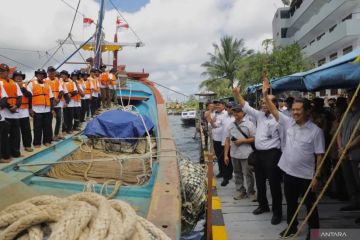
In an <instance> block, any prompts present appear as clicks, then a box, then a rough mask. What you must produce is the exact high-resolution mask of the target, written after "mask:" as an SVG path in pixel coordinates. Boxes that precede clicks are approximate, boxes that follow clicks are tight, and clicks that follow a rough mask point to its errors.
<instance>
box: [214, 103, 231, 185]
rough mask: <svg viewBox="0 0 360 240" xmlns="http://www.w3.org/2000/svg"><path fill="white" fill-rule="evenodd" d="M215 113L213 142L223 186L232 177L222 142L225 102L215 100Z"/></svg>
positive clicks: (219, 176)
mask: <svg viewBox="0 0 360 240" xmlns="http://www.w3.org/2000/svg"><path fill="white" fill-rule="evenodd" d="M214 104H215V113H214V115H213V116H212V118H211V121H210V124H211V128H212V136H213V144H214V150H215V155H216V158H217V162H218V166H219V174H218V175H217V176H216V177H218V178H223V181H222V182H221V186H223V187H224V186H226V185H228V184H229V180H230V179H231V178H232V168H230V166H229V167H228V166H226V165H225V162H224V147H223V146H222V144H221V142H222V139H223V131H224V125H225V117H226V115H227V113H226V111H225V103H224V102H222V101H214Z"/></svg>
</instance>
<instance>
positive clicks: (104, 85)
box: [99, 65, 110, 108]
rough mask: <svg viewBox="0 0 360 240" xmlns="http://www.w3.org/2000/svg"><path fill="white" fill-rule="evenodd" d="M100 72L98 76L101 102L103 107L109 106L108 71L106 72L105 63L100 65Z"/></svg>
mask: <svg viewBox="0 0 360 240" xmlns="http://www.w3.org/2000/svg"><path fill="white" fill-rule="evenodd" d="M100 71H101V74H100V76H99V83H100V85H99V86H100V92H101V104H102V107H103V108H110V106H109V103H110V96H109V82H110V79H109V73H108V72H106V65H101V66H100Z"/></svg>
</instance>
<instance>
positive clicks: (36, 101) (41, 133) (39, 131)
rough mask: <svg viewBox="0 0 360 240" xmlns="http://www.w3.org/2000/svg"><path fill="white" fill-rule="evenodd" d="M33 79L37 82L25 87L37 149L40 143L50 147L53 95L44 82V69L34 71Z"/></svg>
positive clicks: (45, 75)
mask: <svg viewBox="0 0 360 240" xmlns="http://www.w3.org/2000/svg"><path fill="white" fill-rule="evenodd" d="M35 77H36V79H37V80H34V81H32V82H30V83H29V84H28V86H27V90H28V91H29V92H30V93H31V96H32V104H31V106H32V109H30V114H31V115H32V117H33V119H34V122H33V126H34V127H33V129H34V143H33V144H34V147H35V148H39V147H40V146H41V142H42V143H43V144H44V145H45V146H50V145H51V140H52V139H51V135H52V134H51V133H52V126H51V119H52V110H53V99H54V95H53V93H52V91H51V87H50V85H49V84H47V83H45V81H44V80H45V78H46V77H47V74H46V71H45V70H44V69H38V70H36V71H35Z"/></svg>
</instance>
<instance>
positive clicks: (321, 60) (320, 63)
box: [318, 58, 326, 67]
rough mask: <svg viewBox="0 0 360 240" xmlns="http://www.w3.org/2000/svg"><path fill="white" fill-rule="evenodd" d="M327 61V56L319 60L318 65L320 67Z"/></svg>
mask: <svg viewBox="0 0 360 240" xmlns="http://www.w3.org/2000/svg"><path fill="white" fill-rule="evenodd" d="M325 62H326V59H325V58H323V59H320V60H319V61H318V67H320V66H321V65H323V64H324V63H325Z"/></svg>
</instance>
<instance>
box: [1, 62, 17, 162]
mask: <svg viewBox="0 0 360 240" xmlns="http://www.w3.org/2000/svg"><path fill="white" fill-rule="evenodd" d="M1 66H3V67H1ZM1 66H0V81H1V82H2V83H3V88H4V90H5V92H6V94H7V96H8V97H7V105H6V107H5V108H4V109H2V110H1V115H2V116H3V117H4V118H5V120H6V121H7V122H8V124H9V132H8V134H7V136H8V140H7V141H6V140H5V139H4V141H3V144H2V152H3V157H4V158H8V159H10V158H11V157H15V158H17V157H20V155H21V153H20V142H21V139H20V121H19V118H20V116H19V112H18V110H19V108H20V106H21V100H22V92H21V90H20V87H19V86H18V85H17V84H16V83H15V82H14V81H13V80H12V79H10V78H9V67H8V66H7V65H5V66H6V67H5V66H4V64H1Z"/></svg>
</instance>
